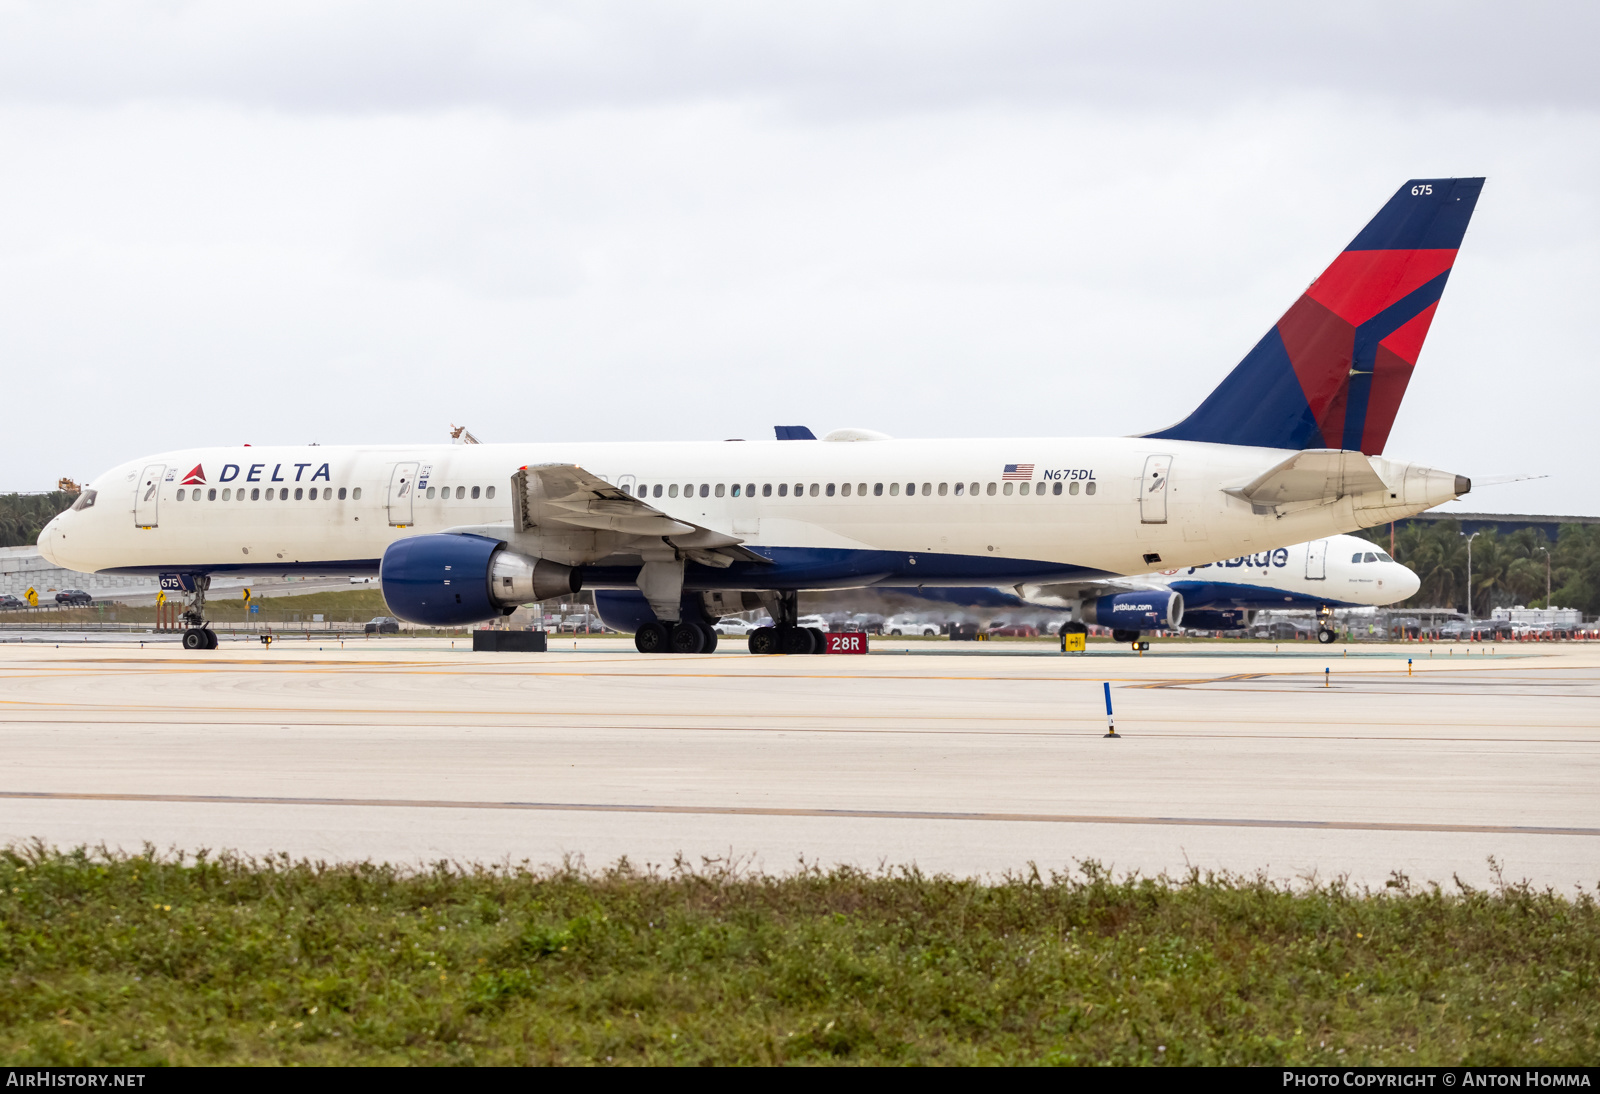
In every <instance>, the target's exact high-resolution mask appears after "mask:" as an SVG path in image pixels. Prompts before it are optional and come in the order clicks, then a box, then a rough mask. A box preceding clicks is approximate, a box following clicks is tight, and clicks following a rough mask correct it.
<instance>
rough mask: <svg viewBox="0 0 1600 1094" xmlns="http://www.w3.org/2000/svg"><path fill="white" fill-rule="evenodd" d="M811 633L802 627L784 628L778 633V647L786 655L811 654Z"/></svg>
mask: <svg viewBox="0 0 1600 1094" xmlns="http://www.w3.org/2000/svg"><path fill="white" fill-rule="evenodd" d="M811 642H812V639H811V632H810V631H809V630H806V629H804V628H802V627H784V628H783V629H782V630H780V631H779V632H778V646H779V648H780V649H782V650H783V652H784V653H810V652H811Z"/></svg>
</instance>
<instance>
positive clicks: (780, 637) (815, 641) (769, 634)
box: [748, 627, 828, 653]
mask: <svg viewBox="0 0 1600 1094" xmlns="http://www.w3.org/2000/svg"><path fill="white" fill-rule="evenodd" d="M748 641H749V645H750V652H751V653H822V652H823V651H824V650H826V649H827V647H828V639H827V637H826V636H825V635H824V634H823V633H822V631H821V630H820V629H819V628H817V627H757V628H756V629H755V630H753V631H751V632H750V638H749V640H748Z"/></svg>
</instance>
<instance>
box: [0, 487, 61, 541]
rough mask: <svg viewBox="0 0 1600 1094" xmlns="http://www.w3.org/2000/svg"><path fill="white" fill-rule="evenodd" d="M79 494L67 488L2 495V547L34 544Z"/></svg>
mask: <svg viewBox="0 0 1600 1094" xmlns="http://www.w3.org/2000/svg"><path fill="white" fill-rule="evenodd" d="M77 500H78V495H76V494H69V493H67V492H66V491H65V490H51V491H48V492H47V493H43V494H0V547H23V546H28V547H31V546H33V545H34V544H35V543H38V542H39V533H40V532H41V531H43V530H44V526H45V525H46V524H49V523H50V521H51V519H52V518H54V517H55V515H56V514H57V513H59V512H61V511H62V510H64V509H67V508H70V507H71V505H72V503H73V502H75V501H77Z"/></svg>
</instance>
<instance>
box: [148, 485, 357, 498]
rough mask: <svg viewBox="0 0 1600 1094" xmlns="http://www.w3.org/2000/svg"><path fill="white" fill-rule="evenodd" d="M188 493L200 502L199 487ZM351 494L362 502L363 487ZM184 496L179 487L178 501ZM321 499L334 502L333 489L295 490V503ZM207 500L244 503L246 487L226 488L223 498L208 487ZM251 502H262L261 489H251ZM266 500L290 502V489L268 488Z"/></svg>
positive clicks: (342, 491) (340, 494)
mask: <svg viewBox="0 0 1600 1094" xmlns="http://www.w3.org/2000/svg"><path fill="white" fill-rule="evenodd" d="M187 493H188V495H189V500H191V501H199V500H201V492H200V488H199V487H198V486H197V487H195V488H194V489H193V490H190V491H187ZM349 493H350V498H351V500H353V501H360V500H361V487H359V486H358V487H356V488H355V489H354V490H351V491H350V492H349ZM184 495H185V490H184V488H183V487H181V486H180V487H178V494H177V498H178V500H179V501H183V500H184ZM319 498H320V499H321V500H322V501H332V500H333V487H331V486H324V487H321V488H320V489H319V488H318V487H315V486H312V487H304V486H297V487H295V488H294V500H295V501H316V500H318V499H319ZM205 500H206V501H219V500H220V501H244V500H245V493H244V487H242V486H241V487H239V491H238V493H237V494H235V493H234V491H233V488H232V487H230V486H224V487H223V488H222V496H221V497H220V498H219V497H218V496H217V488H216V487H214V486H211V487H207V488H206V490H205ZM249 500H251V501H261V500H262V497H261V487H259V486H252V487H251V488H250V499H249ZM266 500H267V501H288V500H289V488H288V487H287V486H285V487H283V488H282V489H281V490H280V489H278V488H277V487H275V486H269V487H267V496H266ZM339 500H340V501H344V500H345V488H344V487H342V486H341V487H339Z"/></svg>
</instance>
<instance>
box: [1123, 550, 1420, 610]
mask: <svg viewBox="0 0 1600 1094" xmlns="http://www.w3.org/2000/svg"><path fill="white" fill-rule="evenodd" d="M1137 580H1141V581H1149V582H1150V583H1151V584H1152V585H1156V586H1160V587H1163V588H1168V589H1173V590H1175V591H1177V592H1179V593H1182V594H1183V599H1184V603H1185V605H1186V606H1187V607H1188V609H1190V610H1192V609H1195V608H1202V607H1203V608H1207V609H1229V608H1246V609H1265V608H1307V607H1309V608H1319V607H1328V608H1358V607H1380V606H1382V605H1385V604H1394V603H1396V602H1397V601H1401V600H1404V599H1406V598H1407V597H1409V596H1411V595H1412V594H1413V593H1415V592H1416V591H1417V590H1418V589H1419V588H1421V586H1422V582H1421V580H1420V579H1418V577H1417V575H1416V574H1415V573H1413V572H1412V571H1411V570H1410V569H1408V568H1407V567H1405V566H1402V565H1401V564H1400V563H1398V562H1396V561H1395V560H1394V559H1393V558H1391V557H1390V556H1389V554H1388V552H1386V551H1384V550H1382V549H1381V548H1379V547H1377V546H1374V545H1373V543H1372V542H1371V541H1370V540H1365V539H1362V538H1360V537H1359V536H1331V537H1329V538H1327V539H1322V540H1315V541H1313V542H1311V543H1297V544H1295V545H1294V546H1292V547H1277V548H1274V549H1272V550H1270V551H1257V552H1254V553H1252V554H1249V555H1241V556H1239V557H1237V558H1230V559H1225V560H1224V561H1222V562H1212V563H1208V564H1206V565H1203V566H1187V567H1184V568H1182V569H1170V570H1162V571H1161V572H1159V573H1153V574H1145V575H1143V577H1142V578H1139V579H1137Z"/></svg>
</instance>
